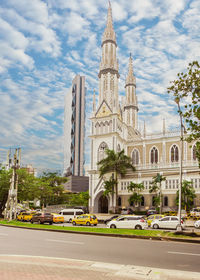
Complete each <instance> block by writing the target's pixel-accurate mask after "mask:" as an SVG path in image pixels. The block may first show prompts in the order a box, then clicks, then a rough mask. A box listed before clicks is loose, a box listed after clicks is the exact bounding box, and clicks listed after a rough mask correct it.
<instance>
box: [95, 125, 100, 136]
mask: <svg viewBox="0 0 200 280" xmlns="http://www.w3.org/2000/svg"><path fill="white" fill-rule="evenodd" d="M95 127H96V134H99V128H100V125H99V123H97V124H96V126H95Z"/></svg>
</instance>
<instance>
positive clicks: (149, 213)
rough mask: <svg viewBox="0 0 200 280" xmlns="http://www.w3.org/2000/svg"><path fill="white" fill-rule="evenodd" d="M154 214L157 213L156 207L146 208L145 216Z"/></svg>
mask: <svg viewBox="0 0 200 280" xmlns="http://www.w3.org/2000/svg"><path fill="white" fill-rule="evenodd" d="M154 214H158V212H157V211H156V209H148V210H147V217H148V216H150V215H154Z"/></svg>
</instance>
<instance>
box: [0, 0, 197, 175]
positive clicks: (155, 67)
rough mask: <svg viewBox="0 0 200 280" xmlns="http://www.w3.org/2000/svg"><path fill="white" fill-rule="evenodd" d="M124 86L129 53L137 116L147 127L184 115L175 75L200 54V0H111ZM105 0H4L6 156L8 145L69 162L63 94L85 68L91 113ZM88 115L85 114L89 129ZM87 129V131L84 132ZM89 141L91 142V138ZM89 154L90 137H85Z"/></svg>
mask: <svg viewBox="0 0 200 280" xmlns="http://www.w3.org/2000/svg"><path fill="white" fill-rule="evenodd" d="M111 4H112V10H113V21H114V29H115V32H116V35H117V43H118V50H117V51H118V59H119V72H120V75H121V76H120V81H119V90H120V94H121V95H123V94H124V81H125V76H126V74H127V69H128V67H127V65H128V57H129V53H130V52H131V53H132V56H133V60H134V73H135V76H136V83H137V97H138V103H139V109H140V111H139V124H140V125H142V123H143V120H146V127H147V131H148V132H149V133H152V132H156V131H159V130H161V128H162V119H163V118H165V119H166V120H167V127H168V128H170V127H172V126H173V125H175V124H176V123H178V116H177V113H176V107H175V105H174V102H173V100H172V98H170V97H169V96H168V94H167V90H166V88H167V87H168V86H169V82H170V81H171V80H174V79H175V78H176V74H177V73H178V72H181V71H185V70H186V68H187V65H188V63H189V62H191V61H193V60H200V35H199V27H200V1H199V0H176V1H174V0H140V1H138V0H112V1H111ZM107 7H108V1H107V0H98V1H97V0H73V1H72V0H43V1H42V0H31V1H30V0H1V2H0V120H1V121H0V162H5V160H6V154H7V150H8V148H10V147H16V146H17V147H18V146H20V147H21V148H22V163H23V164H24V165H26V164H32V165H33V166H34V167H36V168H38V171H39V172H40V170H42V169H46V168H48V169H57V170H62V168H63V113H64V97H65V95H66V93H67V91H68V89H69V88H70V85H71V81H72V79H73V77H74V76H75V75H76V74H80V75H85V76H86V85H87V96H86V103H87V108H86V117H87V118H88V117H89V116H90V112H91V109H92V95H93V89H95V91H96V92H97V93H98V78H97V74H98V69H99V61H100V56H101V47H100V45H101V38H102V34H103V30H104V28H105V24H106V15H107ZM89 130H90V123H89V121H88V120H87V122H86V131H87V135H88V134H89ZM86 137H87V136H86ZM87 143H89V142H88V141H87ZM86 158H87V163H88V162H89V145H88V144H87V145H86Z"/></svg>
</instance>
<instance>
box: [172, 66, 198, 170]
mask: <svg viewBox="0 0 200 280" xmlns="http://www.w3.org/2000/svg"><path fill="white" fill-rule="evenodd" d="M187 70H188V71H187V73H178V79H177V80H174V81H172V82H171V84H172V85H171V87H169V88H168V93H172V94H173V96H174V98H175V100H176V103H179V102H181V103H182V104H183V109H180V106H179V109H178V112H179V114H181V115H182V116H183V118H184V119H185V122H186V124H187V128H188V131H189V136H188V137H186V139H185V140H186V141H188V142H191V141H196V156H197V159H198V162H199V167H200V65H199V63H198V62H197V61H193V62H192V63H189V66H188V68H187Z"/></svg>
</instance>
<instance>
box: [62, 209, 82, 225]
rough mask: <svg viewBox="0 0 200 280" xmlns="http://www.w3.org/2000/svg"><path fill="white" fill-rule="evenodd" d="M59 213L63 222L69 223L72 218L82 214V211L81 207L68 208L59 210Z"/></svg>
mask: <svg viewBox="0 0 200 280" xmlns="http://www.w3.org/2000/svg"><path fill="white" fill-rule="evenodd" d="M59 214H60V215H62V216H64V220H65V222H69V223H71V222H72V219H74V218H76V217H77V216H79V215H82V214H84V211H83V210H82V209H76V208H68V209H63V210H61V211H60V213H59Z"/></svg>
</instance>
